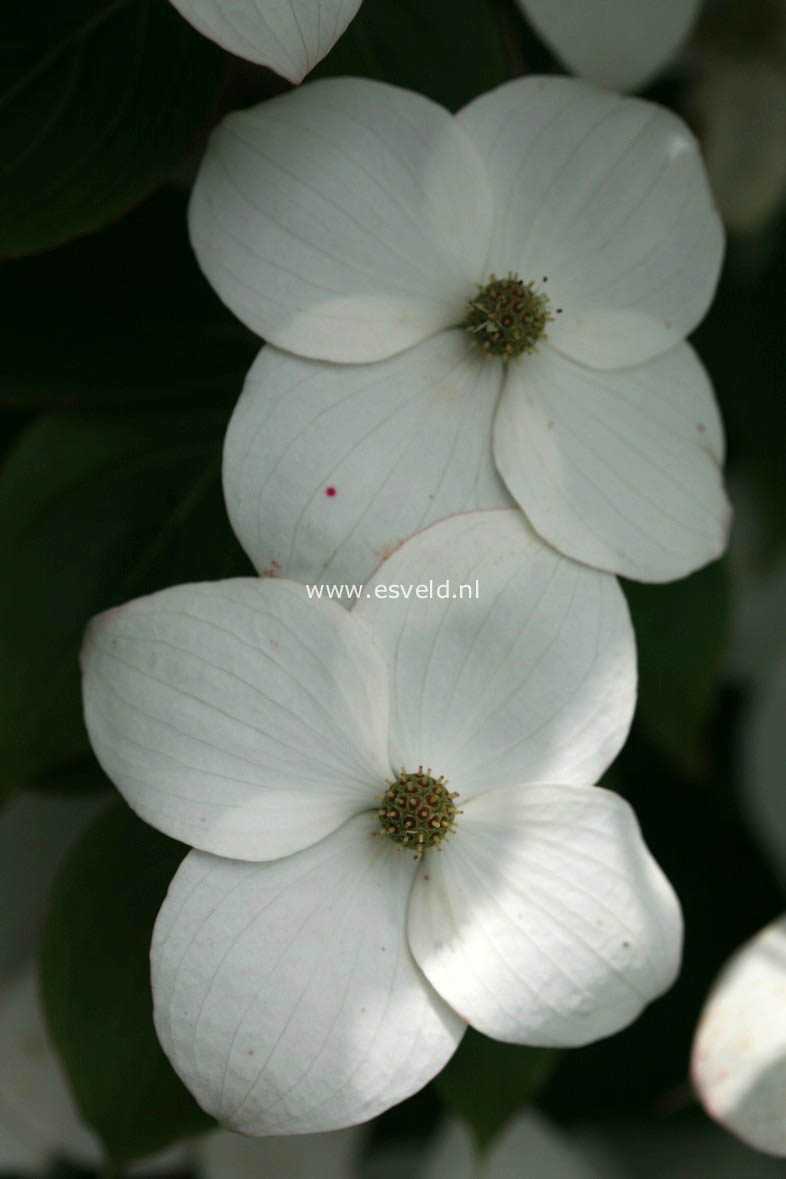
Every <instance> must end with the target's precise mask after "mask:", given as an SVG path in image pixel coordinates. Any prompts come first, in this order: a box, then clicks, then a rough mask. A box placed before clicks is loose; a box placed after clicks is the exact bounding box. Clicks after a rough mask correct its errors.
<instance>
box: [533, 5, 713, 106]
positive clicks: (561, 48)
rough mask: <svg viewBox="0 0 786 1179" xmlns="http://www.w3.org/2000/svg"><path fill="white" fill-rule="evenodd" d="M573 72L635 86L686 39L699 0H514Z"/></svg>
mask: <svg viewBox="0 0 786 1179" xmlns="http://www.w3.org/2000/svg"><path fill="white" fill-rule="evenodd" d="M517 3H518V5H519V7H520V8H521V10H522V12H524V13H525V15H526V16H528V17H529V19H530V20H531V21H532V24H533V25H534V26H535V28H536V29H537V31H538V32H539V33H540V35H541V37H542V38H543V40H544V41H546V42H547V44H548V45H549V46H550V47H551V49H553V51H554V53H556V55H557V57H559V58H561V60H562V61H563V62H564V63H565V65H566V66H567V67H568V68H569V69H570V70H571V71H572V72H573V73H574V74H581V76H582V77H584V78H587V79H588V80H589V81H590V82H598V83H599V84H600V85H602V86H609V87H611V88H612V89H614V90H636V89H638V88H639V87H640V86H643V85H644V84H645V83H646V82H649V81H650V79H651V78H652V77H653V76H654V75H655V74H656V73H658V71H659V70H660V69H661V68H662V67H663V66H664V65H666V64H667V63H668V62H669V61H670V60H671V58H672V57H673V56H674V55H675V53H676V52H677V50H678V49H679V48H680V46H681V44H682V42H683V41H684V40H685V39H686V37H687V35H688V33H689V31H690V29H691V26H692V25H693V22H694V21H695V19H696V15H697V13H698V11H699V6H700V3H701V0H517Z"/></svg>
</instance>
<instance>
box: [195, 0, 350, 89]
mask: <svg viewBox="0 0 786 1179" xmlns="http://www.w3.org/2000/svg"><path fill="white" fill-rule="evenodd" d="M172 3H173V4H174V6H175V8H177V10H178V12H180V13H181V14H182V15H183V16H184V17H185V18H186V20H187V21H189V22H190V23H191V24H192V25H193V26H194V27H195V28H197V29H199V31H200V33H204V35H205V36H206V37H209V38H210V39H211V41H216V42H217V43H218V44H219V45H221V46H223V48H224V49H228V50H229V51H230V53H236V54H237V55H238V56H239V57H245V58H247V59H248V60H249V61H254V62H256V63H257V64H258V65H264V66H268V67H269V68H270V69H271V70H274V71H275V72H276V73H277V74H280V75H281V76H282V78H287V79H288V80H289V81H290V82H301V81H302V80H303V78H305V76H306V74H307V73H308V72H309V71H310V70H312V69H313V68H314V66H315V65H316V64H317V62H318V61H321V60H322V58H323V57H324V56H325V54H326V53H327V52H328V51H329V50H330V49H332V48H333V46H334V45H335V43H336V41H337V40H338V39H339V37H340V36H341V34H342V33H343V32H344V30H345V29H346V27H347V25H348V24H349V22H350V21H351V20H352V18H353V16H354V15H355V13H356V12H357V10H358V9H359V8H360V4H361V0H172Z"/></svg>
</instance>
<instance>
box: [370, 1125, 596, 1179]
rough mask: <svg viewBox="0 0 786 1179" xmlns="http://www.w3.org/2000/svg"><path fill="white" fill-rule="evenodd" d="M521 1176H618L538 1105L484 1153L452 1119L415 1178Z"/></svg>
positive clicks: (530, 1178) (549, 1178) (538, 1178)
mask: <svg viewBox="0 0 786 1179" xmlns="http://www.w3.org/2000/svg"><path fill="white" fill-rule="evenodd" d="M410 1174H411V1173H410ZM522 1176H526V1179H606V1177H607V1176H608V1177H609V1179H614V1176H613V1173H611V1172H608V1171H606V1170H605V1169H604V1168H602V1167H597V1166H595V1165H593V1164H592V1163H591V1162H589V1161H588V1160H587V1159H586V1158H584V1157H583V1155H582V1152H581V1151H580V1150H579V1149H577V1147H576V1146H575V1145H574V1144H573V1143H571V1141H570V1138H569V1137H568V1135H567V1134H564V1133H562V1132H560V1131H559V1130H558V1129H557V1128H556V1126H553V1125H551V1123H550V1122H549V1121H547V1119H546V1118H544V1117H542V1116H541V1115H540V1114H538V1113H536V1112H535V1111H534V1110H530V1111H528V1112H527V1113H525V1114H521V1115H519V1116H518V1117H516V1118H514V1119H513V1121H511V1122H510V1124H509V1125H507V1126H506V1127H505V1129H504V1130H503V1131H502V1132H501V1133H500V1134H498V1135H497V1137H496V1139H495V1140H494V1141H493V1142H492V1143H491V1145H490V1146H489V1148H488V1150H487V1151H485V1152H484V1153H483V1154H479V1153H478V1151H477V1150H476V1148H475V1145H474V1143H473V1141H472V1138H471V1136H470V1134H469V1132H468V1130H467V1129H466V1127H465V1126H464V1125H462V1124H461V1123H460V1122H451V1123H448V1125H447V1126H446V1127H445V1129H444V1130H443V1131H442V1132H441V1133H440V1136H439V1139H438V1141H437V1142H436V1143H435V1144H434V1146H433V1147H432V1149H431V1151H430V1152H429V1155H428V1157H427V1158H426V1159H425V1160H424V1164H423V1166H422V1167H421V1168H419V1169H418V1172H417V1174H416V1175H413V1176H412V1179H448V1177H450V1179H522ZM370 1179H373V1176H371V1177H370ZM391 1179H392V1177H391ZM402 1179H403V1175H402Z"/></svg>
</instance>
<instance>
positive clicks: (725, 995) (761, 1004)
mask: <svg viewBox="0 0 786 1179" xmlns="http://www.w3.org/2000/svg"><path fill="white" fill-rule="evenodd" d="M692 1074H693V1081H694V1084H695V1086H696V1090H697V1092H698V1094H699V1097H700V1098H701V1100H702V1102H703V1104H704V1106H705V1108H706V1110H707V1112H708V1113H709V1114H711V1115H712V1117H714V1118H715V1119H716V1120H717V1121H719V1122H720V1123H721V1124H722V1125H723V1126H725V1127H726V1129H728V1130H731V1131H732V1133H734V1134H737V1135H738V1136H739V1137H740V1138H741V1139H742V1140H743V1141H744V1142H747V1143H748V1145H749V1146H752V1147H755V1148H756V1149H757V1150H762V1151H766V1152H767V1153H768V1154H773V1155H778V1156H782V1157H786V916H783V917H780V918H779V919H778V920H777V921H773V922H772V924H771V925H768V926H767V927H766V928H765V929H763V930H762V931H761V933H759V934H757V936H756V937H754V938H753V939H752V940H751V941H750V942H748V943H746V945H744V946H743V947H742V949H741V950H738V951H737V953H736V954H735V955H734V957H733V958H732V959H731V961H730V962H729V963H728V964H727V965H726V967H725V968H724V970H723V971H722V972H721V974H720V976H719V978H718V979H717V981H716V983H715V985H714V987H713V989H712V991H711V992H710V996H709V999H708V1000H707V1004H706V1006H705V1008H704V1011H703V1012H702V1015H701V1019H700V1021H699V1026H698V1030H697V1032H696V1038H695V1040H694V1044H693V1058H692Z"/></svg>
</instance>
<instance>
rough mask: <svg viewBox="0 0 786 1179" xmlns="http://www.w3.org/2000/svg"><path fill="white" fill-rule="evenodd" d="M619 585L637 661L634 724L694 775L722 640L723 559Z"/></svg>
mask: <svg viewBox="0 0 786 1179" xmlns="http://www.w3.org/2000/svg"><path fill="white" fill-rule="evenodd" d="M624 589H625V596H626V597H627V599H628V605H629V606H630V612H631V617H632V620H633V629H634V631H635V633H636V647H637V650H638V658H639V698H638V706H637V709H638V710H637V722H638V723H639V724H640V725H641V726H642V727H643V729H644V730H645V732H646V734H647V736H648V737H649V738H650V740H652V741H653V742H655V744H656V745H658V746H659V747H660V749H661V750H663V751H664V752H665V753H667V754H669V755H670V756H671V757H673V758H674V760H675V761H676V762H677V763H678V765H679V766H680V767H681V768H682V769H683V770H685V771H686V772H688V773H696V772H698V771H699V770H700V768H701V763H702V759H703V758H704V757H705V756H706V751H705V741H706V725H707V720H708V717H709V714H710V710H711V708H712V705H713V703H714V700H715V694H716V692H717V689H718V685H719V681H720V677H721V673H722V671H723V658H724V655H725V651H726V642H727V640H728V628H729V584H728V570H727V566H726V563H725V562H724V561H716V562H715V563H714V564H712V565H708V566H707V567H706V568H705V569H700V570H699V571H698V573H694V574H692V576H690V577H685V578H683V579H682V580H681V581H674V582H671V583H670V584H668V585H643V584H641V583H639V582H625V583H624Z"/></svg>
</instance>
